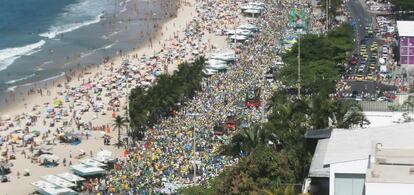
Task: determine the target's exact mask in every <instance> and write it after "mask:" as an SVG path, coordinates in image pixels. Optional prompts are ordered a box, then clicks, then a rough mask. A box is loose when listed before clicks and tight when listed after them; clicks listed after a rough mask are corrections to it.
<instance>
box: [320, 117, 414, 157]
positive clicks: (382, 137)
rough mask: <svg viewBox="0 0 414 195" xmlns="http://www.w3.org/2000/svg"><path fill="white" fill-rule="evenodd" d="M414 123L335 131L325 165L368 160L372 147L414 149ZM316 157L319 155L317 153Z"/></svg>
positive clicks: (330, 141)
mask: <svg viewBox="0 0 414 195" xmlns="http://www.w3.org/2000/svg"><path fill="white" fill-rule="evenodd" d="M413 137H414V123H402V124H394V125H389V126H380V127H370V128H366V129H354V130H348V129H334V130H333V131H332V134H331V138H330V139H329V143H328V146H327V149H326V154H325V159H324V162H323V164H324V165H329V164H332V163H339V162H346V161H353V160H363V159H368V156H369V155H370V154H371V151H372V145H373V144H374V143H381V144H382V145H383V146H384V147H387V148H401V149H408V148H414V139H413ZM315 155H318V154H317V153H316V152H315Z"/></svg>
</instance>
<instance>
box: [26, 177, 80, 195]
mask: <svg viewBox="0 0 414 195" xmlns="http://www.w3.org/2000/svg"><path fill="white" fill-rule="evenodd" d="M32 185H33V186H35V187H36V191H37V192H39V193H40V194H43V195H77V194H78V193H77V192H75V191H74V190H72V189H69V188H64V187H61V186H58V185H55V184H52V183H49V182H46V181H43V180H40V181H37V182H33V183H32Z"/></svg>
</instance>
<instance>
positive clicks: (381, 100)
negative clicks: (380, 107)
mask: <svg viewBox="0 0 414 195" xmlns="http://www.w3.org/2000/svg"><path fill="white" fill-rule="evenodd" d="M377 101H379V102H389V101H390V99H388V98H387V97H384V96H382V97H379V98H378V99H377Z"/></svg>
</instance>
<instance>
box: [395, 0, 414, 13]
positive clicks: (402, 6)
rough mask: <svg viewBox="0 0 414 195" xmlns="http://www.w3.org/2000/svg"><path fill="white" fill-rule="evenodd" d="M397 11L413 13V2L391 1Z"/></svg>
mask: <svg viewBox="0 0 414 195" xmlns="http://www.w3.org/2000/svg"><path fill="white" fill-rule="evenodd" d="M391 2H392V3H393V4H394V5H395V7H396V9H397V10H405V11H413V10H414V1H412V0H391Z"/></svg>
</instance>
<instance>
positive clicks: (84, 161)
mask: <svg viewBox="0 0 414 195" xmlns="http://www.w3.org/2000/svg"><path fill="white" fill-rule="evenodd" d="M79 162H81V163H82V164H84V165H89V166H94V167H106V164H104V163H101V162H98V161H96V160H93V159H90V158H88V159H82V160H80V161H79Z"/></svg>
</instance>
